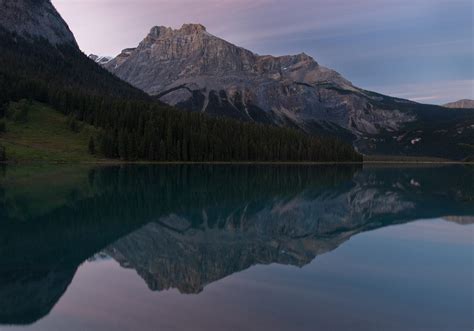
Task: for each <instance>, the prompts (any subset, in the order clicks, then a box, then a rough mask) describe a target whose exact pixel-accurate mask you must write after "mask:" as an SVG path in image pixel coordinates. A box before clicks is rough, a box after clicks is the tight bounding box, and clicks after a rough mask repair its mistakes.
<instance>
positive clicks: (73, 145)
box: [0, 102, 98, 162]
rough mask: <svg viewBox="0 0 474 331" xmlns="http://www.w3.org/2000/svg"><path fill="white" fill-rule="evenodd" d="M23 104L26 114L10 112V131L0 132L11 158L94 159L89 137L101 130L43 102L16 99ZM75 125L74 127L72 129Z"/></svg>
mask: <svg viewBox="0 0 474 331" xmlns="http://www.w3.org/2000/svg"><path fill="white" fill-rule="evenodd" d="M18 107H23V109H26V116H25V118H21V119H20V118H18V115H15V114H10V116H7V117H6V118H5V124H6V132H5V133H0V145H3V146H4V147H5V148H6V153H7V158H8V160H10V161H48V162H51V161H52V162H74V161H94V160H96V159H95V157H94V156H93V155H91V154H90V153H89V152H88V144H89V139H90V138H91V137H94V138H95V139H97V135H98V130H97V129H95V128H94V127H92V126H90V125H87V124H84V123H82V122H75V124H74V125H71V120H70V119H69V118H68V117H66V116H65V115H63V114H61V113H59V112H57V111H55V110H53V109H51V108H49V107H47V106H45V105H43V104H40V103H27V102H23V103H12V104H11V106H10V107H9V108H18ZM72 126H74V130H73V129H72Z"/></svg>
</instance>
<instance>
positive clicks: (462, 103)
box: [443, 99, 474, 109]
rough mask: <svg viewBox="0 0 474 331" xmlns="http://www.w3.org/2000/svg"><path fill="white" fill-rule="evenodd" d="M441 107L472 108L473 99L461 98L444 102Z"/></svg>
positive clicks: (473, 107) (473, 105) (473, 106)
mask: <svg viewBox="0 0 474 331" xmlns="http://www.w3.org/2000/svg"><path fill="white" fill-rule="evenodd" d="M443 107H446V108H454V109H474V100H471V99H462V100H458V101H454V102H450V103H447V104H444V105H443Z"/></svg>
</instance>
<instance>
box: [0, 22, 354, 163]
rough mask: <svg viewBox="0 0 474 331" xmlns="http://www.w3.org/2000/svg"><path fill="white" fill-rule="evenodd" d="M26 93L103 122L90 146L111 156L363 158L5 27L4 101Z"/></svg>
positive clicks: (0, 56)
mask: <svg viewBox="0 0 474 331" xmlns="http://www.w3.org/2000/svg"><path fill="white" fill-rule="evenodd" d="M20 99H29V100H35V101H37V102H42V103H45V104H48V105H50V106H51V107H53V108H54V109H56V110H58V111H60V112H61V113H63V114H64V115H66V116H69V117H72V118H74V119H75V120H78V121H83V122H85V123H88V124H91V125H93V126H95V127H97V128H100V129H101V130H100V132H101V133H100V134H99V136H97V137H91V140H90V141H89V146H88V147H89V151H90V152H91V153H96V154H97V153H100V154H102V155H103V156H105V157H107V158H120V159H123V160H153V161H195V162H204V161H209V162H211V161H312V162H315V161H360V160H361V156H360V155H359V154H358V153H356V152H355V151H354V150H353V148H352V146H350V145H349V144H346V143H343V142H341V141H339V140H337V139H333V138H319V137H315V136H310V135H307V134H305V133H303V132H300V131H297V130H294V129H285V128H277V127H271V126H264V125H260V124H255V123H243V122H239V121H236V120H232V119H223V118H212V117H209V116H207V115H204V114H201V113H198V112H195V113H194V112H184V111H179V110H176V109H174V108H172V107H169V106H167V105H164V104H162V103H161V102H159V101H156V100H154V99H153V98H151V97H149V96H148V95H146V94H145V93H143V92H142V91H139V90H137V89H135V88H133V87H132V86H130V85H129V84H127V83H125V82H123V81H121V80H119V79H118V78H116V77H115V76H113V75H112V74H110V73H109V72H107V71H106V70H104V69H103V68H101V67H100V66H98V65H97V64H95V63H93V62H92V61H91V60H90V59H88V58H87V57H86V56H85V55H84V54H82V53H81V52H80V51H79V50H77V49H74V48H72V47H60V46H58V47H53V46H51V45H50V44H48V43H46V42H40V41H39V42H36V43H31V42H28V41H25V40H22V39H21V38H19V37H18V36H13V35H11V34H10V33H9V32H6V31H0V107H1V105H5V104H8V102H10V101H18V100H20ZM3 108H5V107H3ZM3 114H4V111H0V117H2V116H4V115H3Z"/></svg>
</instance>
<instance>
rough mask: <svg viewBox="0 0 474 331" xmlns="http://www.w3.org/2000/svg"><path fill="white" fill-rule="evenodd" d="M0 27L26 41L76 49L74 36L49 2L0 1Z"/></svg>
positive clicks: (47, 0)
mask: <svg viewBox="0 0 474 331" xmlns="http://www.w3.org/2000/svg"><path fill="white" fill-rule="evenodd" d="M0 12H1V14H0V26H2V27H4V28H6V29H7V30H8V31H10V32H14V33H16V34H18V35H19V36H22V37H24V38H28V39H36V38H42V39H46V40H47V41H49V42H50V43H51V44H53V45H64V44H67V45H71V46H74V47H77V43H76V40H75V38H74V35H73V34H72V32H71V31H70V30H69V27H68V26H67V24H66V22H64V20H63V19H62V18H61V16H60V15H59V14H58V12H57V11H56V9H55V8H54V6H53V4H52V3H51V2H50V1H49V0H0Z"/></svg>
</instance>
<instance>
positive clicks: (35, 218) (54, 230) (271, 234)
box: [0, 165, 474, 331]
mask: <svg viewBox="0 0 474 331" xmlns="http://www.w3.org/2000/svg"><path fill="white" fill-rule="evenodd" d="M473 329H474V167H468V166H444V167H434V166H430V167H388V166H384V167H365V168H359V167H349V166H344V167H334V166H324V167H322V166H224V165H222V166H109V167H96V168H90V167H70V166H56V167H53V166H21V167H20V166H8V167H3V168H0V330H45V331H54V330H71V331H79V330H81V331H82V330H91V331H96V330H105V331H108V330H114V331H115V330H145V331H147V330H211V331H212V330H219V331H220V330H291V331H293V330H453V331H456V330H468V331H472V330H473Z"/></svg>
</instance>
